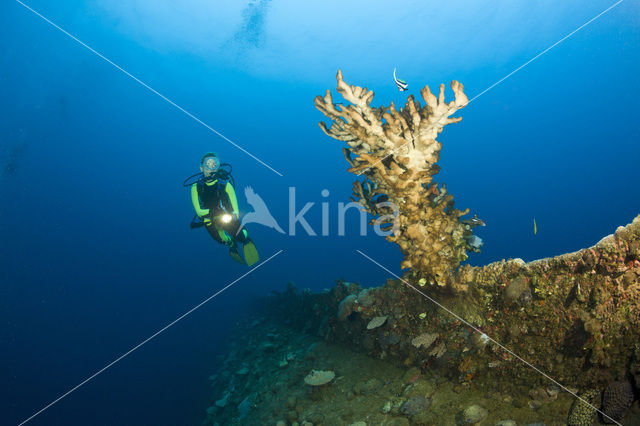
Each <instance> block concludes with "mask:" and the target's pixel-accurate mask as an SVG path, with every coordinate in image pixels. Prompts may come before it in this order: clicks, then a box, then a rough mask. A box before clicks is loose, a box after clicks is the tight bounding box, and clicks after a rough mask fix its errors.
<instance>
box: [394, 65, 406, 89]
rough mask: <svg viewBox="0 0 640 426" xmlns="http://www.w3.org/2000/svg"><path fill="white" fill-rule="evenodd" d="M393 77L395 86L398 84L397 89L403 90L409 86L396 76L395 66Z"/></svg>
mask: <svg viewBox="0 0 640 426" xmlns="http://www.w3.org/2000/svg"><path fill="white" fill-rule="evenodd" d="M393 79H394V80H395V82H396V86H398V90H399V91H401V92H404V91H405V90H407V87H409V85H408V84H407V82H406V81H404V80H402V79H400V78H397V77H396V69H395V68H394V69H393Z"/></svg>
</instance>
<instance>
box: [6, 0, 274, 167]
mask: <svg viewBox="0 0 640 426" xmlns="http://www.w3.org/2000/svg"><path fill="white" fill-rule="evenodd" d="M15 1H16V2H17V3H18V4H20V5H21V6H23V7H24V8H25V9H27V10H29V11H31V12H33V13H34V14H35V15H37V16H39V17H40V18H42V19H43V20H44V21H45V22H47V23H49V24H51V25H52V26H53V27H55V28H56V29H58V30H60V31H61V32H62V33H64V34H65V35H66V36H68V37H69V38H71V39H73V40H74V41H76V42H78V43H79V44H81V45H82V46H84V47H86V48H87V49H89V50H90V51H91V52H93V53H95V54H96V55H97V56H99V57H100V58H102V59H104V60H105V61H106V62H108V63H109V64H111V65H113V66H114V67H115V68H116V69H118V70H120V71H122V72H123V73H124V74H126V75H127V76H128V77H131V78H132V79H133V80H135V81H136V82H137V83H139V84H140V85H141V86H143V87H145V88H146V89H148V90H150V91H151V92H153V93H155V94H156V95H158V96H159V97H160V98H162V99H163V100H165V101H166V102H168V103H169V104H170V105H172V106H174V107H175V108H177V109H179V110H180V111H182V112H183V113H185V114H186V115H187V116H188V117H190V118H192V119H194V120H195V121H197V122H198V123H200V124H201V125H203V126H204V127H206V128H207V129H209V130H210V131H212V132H213V133H215V134H216V135H218V136H220V137H221V138H222V139H224V140H226V141H227V142H229V143H230V144H231V145H233V146H235V147H236V148H238V149H239V150H240V151H242V152H244V153H245V154H247V155H248V156H249V157H251V158H253V159H254V160H256V161H257V162H258V163H260V164H262V165H263V166H265V167H266V168H268V169H269V170H271V171H272V172H274V173H275V174H277V175H278V176H283V175H282V173H280V172H279V171H277V170H276V169H274V168H273V167H271V166H270V165H268V164H267V163H265V162H264V161H262V160H261V159H259V158H258V157H256V156H255V155H253V154H252V153H250V152H249V151H247V150H246V149H244V148H242V147H241V146H240V145H238V144H237V143H235V142H233V141H232V140H231V139H229V138H227V137H226V136H225V135H223V134H222V133H220V132H218V131H217V130H216V129H214V128H213V127H211V126H209V125H208V124H207V123H205V122H204V121H202V120H200V119H199V118H198V117H196V116H195V115H193V114H191V113H190V112H189V111H187V110H186V109H184V108H182V107H181V106H180V105H178V104H177V103H175V102H173V101H172V100H171V99H169V98H167V97H166V96H165V95H163V94H162V93H160V92H158V91H157V90H155V89H154V88H153V87H151V86H149V85H148V84H147V83H145V82H144V81H142V80H140V79H139V78H137V77H136V76H134V75H133V74H131V73H129V72H128V71H127V70H125V69H124V68H122V67H121V66H120V65H118V64H116V63H115V62H113V61H112V60H111V59H109V58H107V57H106V56H104V55H103V54H102V53H100V52H98V51H97V50H95V49H94V48H92V47H91V46H89V45H88V44H86V43H84V42H83V41H82V40H80V39H78V38H77V37H75V36H74V35H72V34H70V33H69V32H67V31H66V30H64V29H63V28H61V27H60V26H58V25H56V24H55V23H54V22H52V21H51V20H49V19H47V18H46V17H44V16H42V15H41V14H40V13H38V12H37V11H35V10H33V9H32V8H31V7H29V6H27V5H26V4H24V3H23V2H21V1H20V0H15Z"/></svg>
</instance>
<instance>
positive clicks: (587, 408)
mask: <svg viewBox="0 0 640 426" xmlns="http://www.w3.org/2000/svg"><path fill="white" fill-rule="evenodd" d="M580 398H582V399H579V398H576V399H575V401H573V404H572V405H571V409H570V410H569V417H567V426H591V425H594V424H595V422H596V413H597V411H596V408H598V407H599V405H600V404H599V403H598V400H599V399H600V392H599V391H598V390H596V389H591V390H588V391H586V392H584V393H583V394H582V395H580ZM583 400H584V401H583ZM585 401H586V402H585ZM594 406H595V407H596V408H594Z"/></svg>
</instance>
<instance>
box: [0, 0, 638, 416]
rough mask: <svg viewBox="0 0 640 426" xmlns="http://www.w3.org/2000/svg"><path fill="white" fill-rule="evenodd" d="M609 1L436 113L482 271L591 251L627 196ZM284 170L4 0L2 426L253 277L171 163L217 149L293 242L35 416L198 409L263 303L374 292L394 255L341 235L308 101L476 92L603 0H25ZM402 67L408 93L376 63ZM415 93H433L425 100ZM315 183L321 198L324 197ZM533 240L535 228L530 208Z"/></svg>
mask: <svg viewBox="0 0 640 426" xmlns="http://www.w3.org/2000/svg"><path fill="white" fill-rule="evenodd" d="M619 3H620V4H619V5H617V6H616V7H614V8H613V9H612V10H610V11H609V12H607V13H605V14H604V15H602V16H600V17H599V18H598V19H596V20H595V21H593V22H592V23H590V24H589V25H587V26H586V27H584V28H582V29H581V30H580V31H578V32H576V33H575V34H574V35H572V36H570V37H569V38H567V39H566V40H564V41H563V42H562V43H560V44H558V45H557V46H555V47H554V48H552V49H551V50H549V51H547V52H546V53H544V54H543V55H542V56H540V57H538V58H537V59H536V60H535V61H533V62H531V63H529V64H528V65H527V66H526V67H524V68H522V69H521V70H520V71H518V72H517V73H515V74H513V75H512V76H511V77H510V78H508V79H506V80H504V81H503V82H501V83H500V84H498V85H497V86H495V87H493V88H492V89H491V90H489V91H487V92H486V93H484V94H483V95H482V96H480V97H478V98H477V99H476V100H474V101H473V102H472V103H471V104H469V105H468V106H467V107H466V108H464V109H463V110H462V111H461V115H462V117H463V120H462V122H461V123H459V124H453V125H450V126H447V127H446V128H445V130H444V132H443V133H442V134H441V135H440V136H439V138H438V140H439V141H440V142H442V143H443V149H442V152H441V160H440V162H439V164H440V166H441V172H440V174H439V175H438V176H437V177H436V180H437V181H439V182H444V183H446V185H447V189H448V190H449V191H450V192H451V193H452V194H453V195H454V196H455V200H456V207H458V208H460V209H464V208H467V207H469V208H470V209H471V214H473V213H477V214H478V216H479V217H480V218H482V219H483V220H485V222H486V223H487V226H486V227H484V228H476V232H475V233H476V234H477V235H478V236H480V237H481V238H482V239H483V240H484V242H485V247H484V249H483V252H482V253H481V254H471V255H470V259H469V260H470V263H471V264H473V265H482V264H486V263H489V262H492V261H497V260H500V259H505V258H509V257H520V258H522V259H524V260H525V261H530V260H534V259H538V258H542V257H548V256H554V255H558V254H561V253H565V252H572V251H575V250H578V249H580V248H584V247H587V246H590V245H593V244H595V243H596V242H597V241H598V240H599V239H600V238H602V237H604V236H605V235H607V234H610V233H612V232H613V231H614V230H615V228H616V227H617V226H619V225H625V224H627V223H629V222H630V221H631V220H632V219H633V218H634V217H635V216H636V215H637V214H638V213H640V202H639V200H640V185H639V184H638V182H639V181H640V179H639V173H638V170H639V166H640V120H638V115H639V114H640V107H639V106H638V99H639V97H640V81H639V79H638V75H640V60H639V59H638V58H639V57H640V4H639V2H638V1H632V0H627V1H623V2H619ZM26 4H27V5H28V6H29V7H31V8H33V9H34V10H36V11H37V12H39V13H41V14H42V15H43V16H45V17H47V18H48V19H50V20H51V21H52V22H54V23H55V24H57V25H59V26H60V27H61V28H63V29H65V30H66V31H68V32H69V33H70V34H72V35H74V36H75V37H77V38H78V39H79V40H81V41H82V42H84V43H86V44H87V45H89V46H91V47H92V48H94V49H95V50H96V51H98V52H100V53H101V54H102V55H104V56H105V57H107V58H109V59H110V60H111V61H113V62H114V63H116V64H118V65H119V66H121V67H122V68H123V69H125V70H126V71H127V72H129V73H131V74H132V75H134V76H135V77H137V78H139V79H140V80H141V81H143V82H145V83H146V84H148V85H149V86H150V87H152V88H154V89H155V90H157V91H158V92H160V93H162V94H163V95H164V96H166V97H167V98H169V99H171V100H172V101H173V102H175V103H176V104H178V105H180V107H182V108H184V109H185V110H187V111H189V112H190V113H192V114H193V115H195V116H196V117H198V118H199V119H200V120H202V121H203V122H205V123H207V124H208V125H210V126H211V127H213V128H214V129H216V130H217V131H219V132H220V133H222V134H223V135H225V136H226V137H228V138H229V139H231V140H232V141H234V142H235V143H236V144H238V145H239V146H241V147H242V148H244V149H245V150H247V151H249V152H251V153H252V154H254V155H255V156H257V157H258V158H260V159H261V160H262V161H264V162H265V163H267V164H268V165H269V166H271V167H272V168H274V169H275V170H277V171H278V172H280V173H281V174H282V175H283V176H279V175H278V174H276V173H274V172H273V171H272V170H270V169H269V168H267V167H265V166H263V165H262V164H260V163H258V162H256V161H255V160H254V159H252V158H251V157H249V156H248V155H246V154H245V153H243V152H242V151H240V150H239V149H237V148H235V147H234V146H233V145H231V144H230V143H228V142H227V141H225V140H224V139H222V138H220V137H219V136H217V135H216V134H214V133H212V132H211V131H209V130H208V129H206V128H205V127H203V126H202V125H201V124H199V123H198V122H196V121H195V120H193V119H191V118H189V117H188V116H187V115H185V114H184V113H183V112H181V111H180V110H178V109H176V108H175V107H174V106H172V105H170V104H169V103H167V102H166V101H164V100H163V99H161V98H160V97H159V96H157V95H156V94H154V93H152V92H151V91H149V90H148V89H146V88H144V87H143V86H141V85H140V84H139V83H137V82H136V81H134V80H133V79H132V78H130V77H129V76H127V75H125V74H124V73H123V72H121V71H120V70H118V69H116V68H115V67H114V66H113V65H111V64H109V63H107V62H106V61H105V60H103V59H101V58H100V57H98V56H97V55H96V54H94V53H92V52H91V51H89V50H88V49H87V48H85V47H83V46H82V45H80V44H79V43H78V42H76V41H74V40H72V39H71V38H69V37H68V36H66V35H65V34H63V33H62V32H61V31H60V30H58V29H56V28H54V27H53V26H52V25H50V24H49V23H47V22H45V21H44V20H43V19H42V18H40V17H38V16H37V15H36V14H34V13H33V12H32V11H30V10H28V9H27V8H25V7H24V6H23V5H21V4H20V3H19V2H16V1H5V2H2V4H0V52H1V54H0V102H2V114H0V347H1V348H2V349H1V351H0V383H2V394H3V396H2V398H0V423H2V424H18V423H20V422H21V421H22V420H25V419H26V418H28V417H30V416H31V415H32V414H34V413H36V412H37V411H38V410H40V409H41V408H43V407H44V406H46V405H47V404H49V403H50V402H52V401H54V400H55V399H57V398H58V397H59V396H61V395H62V394H64V393H65V392H67V391H69V390H70V389H72V388H73V387H74V386H76V385H78V384H79V383H81V382H82V381H84V380H85V379H87V378H88V377H89V376H91V375H92V374H94V373H95V372H97V371H98V370H100V369H102V368H103V367H104V366H106V365H107V364H109V363H110V362H112V361H114V360H115V359H116V358H118V357H119V356H120V355H122V354H124V353H125V352H127V351H128V350H130V349H131V348H133V347H134V346H136V345H137V344H138V343H140V342H141V341H143V340H144V339H146V338H147V337H149V336H151V335H152V334H154V333H155V332H156V331H158V330H159V329H161V328H162V327H164V326H165V325H167V324H169V323H170V322H171V321H173V320H175V319H176V318H178V317H179V316H181V315H182V314H183V313H185V312H186V311H188V310H189V309H191V308H192V307H194V306H196V305H197V304H199V303H200V302H202V301H203V300H205V299H206V298H208V297H209V296H211V295H212V294H214V293H215V292H216V291H218V290H219V289H221V288H223V287H224V286H226V285H228V284H229V283H231V282H232V281H234V280H236V279H237V278H238V277H240V276H242V275H243V274H244V273H245V272H246V271H247V270H248V269H247V268H246V267H242V266H241V265H238V264H236V263H234V262H232V261H231V260H230V258H229V257H228V255H227V250H226V249H225V248H223V247H221V246H218V245H217V244H215V242H213V241H212V240H211V238H210V237H209V236H208V235H207V234H206V232H205V231H204V230H194V231H190V230H189V222H190V220H191V218H192V216H193V209H192V206H191V201H190V198H189V191H188V189H186V188H183V187H182V182H183V180H184V179H185V178H186V177H187V176H189V175H191V174H193V173H196V172H197V171H198V169H197V168H198V165H199V160H200V157H201V155H202V154H203V153H204V152H207V151H211V150H213V151H216V152H218V154H219V155H220V157H221V158H222V160H223V161H226V162H229V163H232V165H233V175H234V177H235V180H236V184H237V192H238V197H239V200H240V207H241V210H245V211H246V209H247V208H248V205H247V204H246V200H245V198H244V194H243V192H244V188H245V187H246V186H251V187H253V188H254V190H255V191H256V192H257V193H258V194H259V195H260V196H261V197H262V198H263V199H264V200H265V202H266V203H267V204H268V206H269V208H270V209H271V212H272V214H273V215H274V216H275V217H276V219H277V220H278V221H279V223H280V224H281V226H283V228H285V229H286V228H287V227H288V226H287V225H288V219H287V218H288V194H289V187H295V188H296V209H297V211H299V210H300V209H301V208H302V206H303V205H304V204H305V203H307V202H315V205H314V206H313V207H312V208H311V209H310V212H309V214H307V215H306V216H305V217H306V218H307V220H308V222H309V224H310V225H311V226H312V227H313V228H314V229H315V231H316V232H317V233H318V234H319V233H320V230H321V223H322V219H321V207H320V203H322V202H327V203H329V211H330V235H329V236H320V235H318V236H307V235H306V233H305V232H304V230H303V229H302V228H301V227H298V228H297V235H296V236H287V235H281V234H278V233H277V232H276V231H274V230H272V229H268V228H265V227H262V226H259V225H255V224H254V225H249V226H248V230H249V232H250V234H251V236H252V238H253V240H254V241H255V243H256V245H257V247H258V250H259V251H260V253H261V256H262V258H263V259H266V258H268V257H269V256H271V255H273V254H275V253H276V252H278V251H279V250H284V251H283V253H281V254H280V255H278V256H277V257H275V258H274V259H272V260H271V261H270V262H268V263H266V264H265V265H264V266H262V267H260V268H259V269H258V270H256V271H255V272H253V273H252V274H250V275H248V276H247V277H245V278H244V279H242V280H241V281H239V282H238V283H237V284H235V285H234V286H232V287H230V288H229V289H228V290H227V291H225V292H224V293H222V294H221V295H219V296H218V297H216V298H214V299H213V300H211V301H210V302H209V303H207V304H205V305H204V306H202V307H201V308H200V309H198V310H197V311H195V312H194V313H192V314H191V315H189V316H187V317H185V318H184V319H183V320H181V321H180V322H179V323H177V324H176V325H175V326H173V327H171V328H169V329H168V330H167V331H165V332H163V333H162V334H160V335H158V336H157V337H156V338H154V339H153V340H151V341H150V342H149V343H147V344H145V345H144V346H142V347H141V348H140V349H138V350H136V351H135V352H133V353H132V354H131V355H129V356H128V357H126V358H124V359H123V360H122V361H120V362H118V363H116V364H115V365H114V366H113V367H111V368H109V369H108V370H106V371H105V372H104V373H102V374H100V375H99V376H97V377H96V378H95V379H93V380H91V381H89V382H88V383H87V384H85V385H83V386H82V387H80V388H79V389H77V390H76V391H75V392H73V393H72V394H70V395H69V396H67V397H66V398H64V399H62V400H61V401H59V402H58V403H57V404H55V405H53V406H52V407H51V408H49V409H48V410H46V411H44V412H43V413H42V414H40V415H39V416H37V417H35V418H34V419H33V420H32V421H31V422H30V424H38V425H40V424H42V425H53V424H65V425H71V424H74V425H75V424H78V425H86V424H94V425H109V424H154V425H178V424H180V425H183V424H184V425H187V424H199V423H200V422H201V421H202V419H203V418H204V416H205V409H206V407H207V406H208V405H209V399H210V397H211V389H210V387H209V383H208V381H207V377H208V376H209V375H210V374H211V373H212V372H214V371H215V358H216V355H217V354H219V353H221V351H224V347H223V345H224V343H225V341H226V339H227V338H228V333H229V329H230V327H231V326H232V325H233V324H235V323H236V322H237V321H239V320H242V319H243V318H246V317H247V316H248V315H250V313H251V312H250V309H251V301H252V300H253V298H254V297H255V296H257V295H263V294H267V293H269V292H270V291H272V290H277V291H278V290H282V289H284V287H285V285H286V283H287V282H288V281H293V282H295V283H296V285H297V286H298V287H299V288H311V289H312V290H314V291H321V290H322V289H323V288H328V287H331V286H333V285H334V284H335V280H337V279H340V278H344V279H346V280H348V281H356V282H360V283H362V284H363V285H365V286H377V285H381V284H383V283H384V282H385V280H386V279H387V278H390V276H389V274H388V273H387V272H385V271H384V270H382V269H380V268H379V267H377V266H376V265H374V264H372V263H371V262H369V261H368V260H367V259H365V258H364V257H363V256H361V255H360V254H358V253H357V252H356V250H362V251H363V252H364V253H366V254H367V255H368V256H371V257H372V258H374V259H376V260H377V261H379V262H380V263H381V264H383V265H385V266H386V267H388V268H389V269H391V270H393V271H394V272H395V273H400V269H399V264H400V261H401V258H402V256H401V254H400V251H399V249H398V248H397V246H395V245H393V244H389V243H387V242H385V241H384V239H383V238H381V237H378V236H376V235H375V234H374V233H373V232H372V228H371V227H369V228H368V231H369V232H368V233H369V235H367V236H360V235H359V232H358V229H359V226H358V218H357V215H356V213H355V211H352V212H351V215H349V220H348V224H347V234H346V235H345V236H337V235H336V234H337V223H336V220H335V219H336V217H337V203H338V202H348V200H349V196H350V194H351V184H352V182H353V180H354V177H353V176H352V175H350V174H349V173H347V171H346V169H347V163H346V161H345V160H344V158H343V156H342V153H341V149H342V146H343V145H342V143H341V142H339V141H336V140H333V139H331V138H329V137H327V136H325V135H324V133H323V132H322V131H321V130H320V129H319V127H318V125H317V123H318V121H322V120H324V116H323V115H322V114H321V113H320V112H319V111H318V110H316V109H315V107H314V104H313V99H314V97H315V96H316V95H324V93H325V91H326V90H327V89H331V91H332V93H333V94H334V100H335V101H336V102H338V101H340V100H341V99H339V98H340V96H339V95H338V94H337V93H336V91H335V87H336V80H335V75H336V71H337V70H338V69H339V68H340V69H342V71H343V74H344V78H345V80H346V81H347V82H348V83H349V84H355V85H359V86H366V87H368V88H371V89H373V90H374V91H375V94H376V95H375V98H374V101H373V104H374V105H376V106H377V105H388V104H389V103H390V101H393V102H394V103H396V105H398V106H401V105H404V102H405V100H406V96H407V95H408V94H414V95H416V96H418V97H419V90H420V88H422V87H423V86H424V85H425V84H428V85H429V86H430V87H431V89H432V91H434V92H435V91H437V90H438V85H439V84H440V83H446V84H447V101H449V100H451V99H452V93H451V90H450V89H449V86H448V84H449V82H450V81H451V80H452V79H456V80H459V81H460V82H462V83H463V84H464V86H465V92H466V94H467V95H468V96H469V98H473V97H474V96H476V95H478V94H480V93H482V92H483V91H484V90H485V89H487V88H489V87H490V86H492V85H493V84H494V83H496V82H498V81H499V80H500V79H502V78H503V77H505V76H506V75H508V74H509V73H511V72H512V71H514V70H516V69H517V68H518V67H520V66H521V65H523V64H525V63H526V62H527V61H529V60H530V59H532V58H534V57H535V56H536V55H538V54H539V53H541V52H542V51H544V50H545V49H547V48H548V47H550V46H552V45H553V44H554V43H556V42H558V41H559V40H561V39H562V38H563V37H565V36H567V35H569V34H570V33H571V32H572V31H574V30H575V29H576V28H578V27H580V26H581V25H583V24H584V23H585V22H587V21H589V20H590V19H592V18H594V17H595V16H597V15H598V14H599V13H601V12H602V11H604V10H605V9H607V8H608V7H610V6H612V5H613V4H615V3H614V2H612V1H602V0H594V1H591V2H588V3H585V2H582V1H575V0H571V1H563V2H557V1H550V0H541V1H538V2H530V1H520V0H519V1H507V0H500V1H495V0H492V1H458V2H444V1H440V2H437V3H431V4H428V5H425V4H424V2H420V1H399V2H395V3H393V5H392V4H391V3H389V2H365V1H359V0H358V1H351V2H347V3H345V2H340V1H332V0H330V1H322V2H318V1H305V2H299V1H291V0H288V1H281V0H272V1H265V0H257V1H253V2H246V1H242V2H221V1H202V0H184V1H181V2H174V1H166V0H158V1H150V0H146V1H143V0H133V1H128V2H112V1H107V0H93V1H80V0H69V1H65V2H53V1H45V0H31V1H28V2H27V3H26ZM394 67H397V72H398V76H399V77H400V78H403V79H404V80H406V81H407V82H408V83H409V91H408V92H404V93H400V92H398V90H397V89H396V86H395V84H394V82H393V78H392V72H393V69H394ZM421 103H423V102H422V101H421ZM324 189H327V190H329V193H330V195H329V197H327V198H325V197H322V196H321V195H320V194H321V191H322V190H324ZM534 218H535V220H536V222H537V227H538V232H537V235H534V234H533V220H534Z"/></svg>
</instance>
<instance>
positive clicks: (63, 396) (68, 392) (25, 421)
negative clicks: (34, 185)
mask: <svg viewBox="0 0 640 426" xmlns="http://www.w3.org/2000/svg"><path fill="white" fill-rule="evenodd" d="M282 252H283V250H280V251H278V252H277V253H275V254H274V255H272V256H271V257H270V258H268V259H265V260H263V261H262V262H260V264H259V265H257V266H254V267H253V268H252V269H250V270H249V271H248V272H246V273H245V274H244V275H242V276H240V277H239V278H236V279H235V280H234V281H233V282H231V283H230V284H228V285H227V286H226V287H224V288H222V289H221V290H218V291H217V292H216V293H215V294H213V295H211V296H209V297H208V298H207V299H205V300H204V301H202V302H201V303H199V304H197V305H196V306H194V307H193V308H191V309H189V310H188V311H187V312H185V313H184V314H182V315H180V317H178V318H176V319H175V320H173V321H171V322H170V323H169V324H167V325H166V326H164V327H162V328H161V329H160V330H158V331H156V332H155V333H154V334H152V335H151V336H149V337H147V338H146V339H145V340H143V341H142V342H140V343H138V344H137V345H136V346H134V347H133V348H131V349H129V350H128V351H127V352H125V353H124V354H122V355H120V356H119V357H118V358H116V359H115V360H114V361H112V362H111V363H109V364H107V365H106V366H105V367H103V368H101V369H100V370H98V371H96V372H95V373H94V374H92V375H91V376H89V377H88V378H86V379H85V380H84V381H82V382H81V383H79V384H78V385H76V386H74V387H73V388H71V389H70V390H68V391H67V392H65V393H64V394H62V395H61V396H59V397H58V398H57V399H55V400H53V401H52V402H50V403H49V404H47V405H46V406H44V407H43V408H41V409H40V411H38V412H36V413H34V414H33V415H32V416H31V417H29V418H27V419H25V420H23V421H22V422H20V424H19V426H20V425H23V424H25V423H27V422H28V421H30V420H32V419H33V418H34V417H36V416H37V415H39V414H40V413H42V412H43V411H45V410H47V409H48V408H49V407H51V406H52V405H54V404H56V403H57V402H58V401H60V400H61V399H63V398H65V397H66V396H68V395H69V394H71V393H72V392H74V391H75V390H77V389H78V388H79V387H81V386H83V385H84V384H86V383H87V382H89V381H91V380H92V379H94V378H95V377H96V376H98V375H99V374H101V373H102V372H104V371H105V370H107V369H108V368H109V367H111V366H113V365H114V364H116V363H117V362H119V361H121V360H122V359H123V358H125V357H126V356H128V355H129V354H131V353H132V352H133V351H135V350H136V349H138V348H140V347H141V346H142V345H144V344H145V343H147V342H149V341H150V340H151V339H153V338H154V337H156V336H157V335H159V334H160V333H162V332H164V331H165V330H167V329H168V328H169V327H171V326H173V325H174V324H176V323H177V322H178V321H180V320H182V319H183V318H184V317H186V316H187V315H189V314H191V313H192V312H194V311H195V310H196V309H198V308H200V307H201V306H202V305H204V304H205V303H207V302H208V301H210V300H211V299H213V298H215V297H216V296H217V295H219V294H220V293H222V292H223V291H225V290H226V289H228V288H229V287H231V286H232V285H234V284H235V283H237V282H238V281H240V280H241V279H243V278H244V277H246V276H247V275H249V274H250V273H252V272H253V271H255V270H256V269H258V268H259V267H261V266H262V265H264V264H265V263H267V262H268V261H270V260H271V259H273V258H274V257H276V256H277V255H279V254H280V253H282Z"/></svg>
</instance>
